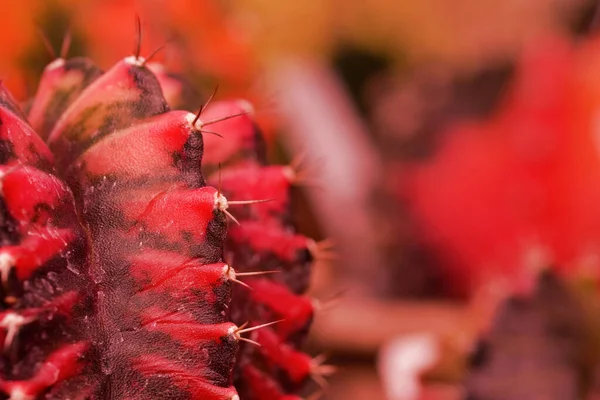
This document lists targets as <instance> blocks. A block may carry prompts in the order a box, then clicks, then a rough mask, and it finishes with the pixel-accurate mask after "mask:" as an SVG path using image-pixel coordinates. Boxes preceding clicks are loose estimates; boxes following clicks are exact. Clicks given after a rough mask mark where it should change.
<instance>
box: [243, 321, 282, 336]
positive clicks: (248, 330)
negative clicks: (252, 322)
mask: <svg viewBox="0 0 600 400" xmlns="http://www.w3.org/2000/svg"><path fill="white" fill-rule="evenodd" d="M283 321H284V320H283V319H280V320H277V321H273V322H267V323H266V324H262V325H256V326H252V327H250V328H245V329H241V328H242V327H241V326H240V327H239V328H238V329H236V331H235V332H236V333H237V334H238V335H241V334H242V333H247V332H252V331H255V330H257V329H261V328H266V327H267V326H271V325H275V324H278V323H280V322H283Z"/></svg>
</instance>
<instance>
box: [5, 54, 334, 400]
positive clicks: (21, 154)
mask: <svg viewBox="0 0 600 400" xmlns="http://www.w3.org/2000/svg"><path fill="white" fill-rule="evenodd" d="M161 81H163V80H162V79H161ZM173 91H174V92H176V91H177V88H176V87H174V89H173ZM174 92H172V93H173V97H171V98H177V96H176V94H177V93H174ZM34 129H35V130H37V131H38V133H39V134H40V136H41V138H40V136H38V135H37V134H36V133H35V132H34ZM209 131H210V132H213V131H214V132H216V133H218V134H219V135H221V136H223V137H225V138H224V139H222V138H219V137H217V136H216V135H212V134H211V133H210V132H209ZM203 133H204V134H203ZM42 138H43V139H45V140H47V143H48V147H47V146H46V144H44V141H43V140H42ZM260 144H261V141H260V139H259V133H258V131H257V127H256V124H255V123H254V121H253V119H252V113H251V109H249V108H248V105H247V104H246V103H245V102H240V101H225V102H213V103H212V104H210V105H209V106H208V107H206V108H205V109H203V110H202V112H201V113H200V114H198V115H194V114H192V113H189V112H186V111H175V110H170V109H169V106H168V105H167V102H166V101H165V99H164V97H163V94H162V89H161V86H160V84H159V80H157V78H156V77H155V75H154V74H153V73H152V72H151V70H150V69H149V68H148V67H147V66H146V65H145V60H144V59H143V58H140V57H138V56H133V57H128V58H126V59H124V60H122V61H120V62H119V63H117V64H116V65H115V66H114V67H113V68H111V69H110V70H108V71H107V72H105V73H103V74H101V73H100V71H99V69H98V68H96V67H95V66H94V65H93V64H92V63H91V62H89V61H88V60H85V59H74V60H68V61H65V60H62V59H58V60H55V61H54V62H52V63H51V64H50V65H48V67H47V68H46V70H45V72H44V75H43V77H42V81H41V83H40V86H39V89H38V93H37V95H36V97H35V99H34V101H33V103H32V106H31V108H30V110H29V116H28V119H26V118H25V115H24V114H23V113H22V112H21V111H20V109H19V107H18V105H17V104H16V102H15V101H14V100H13V99H12V97H11V96H10V94H9V93H8V92H7V91H6V90H5V89H4V88H0V163H1V164H2V166H1V167H0V179H1V188H2V192H1V196H0V206H1V212H2V215H3V219H2V225H1V228H0V240H1V243H0V246H1V247H0V272H1V276H2V288H1V293H2V296H3V297H2V298H3V303H2V311H1V312H0V332H1V333H2V334H3V335H4V340H3V342H2V343H3V345H2V346H1V347H2V349H3V352H4V355H3V357H2V358H1V362H0V391H2V392H4V393H5V394H6V395H7V396H9V397H10V398H12V399H24V398H26V399H37V398H47V399H99V398H115V399H154V398H169V399H192V398H193V399H234V398H238V394H237V393H238V391H239V392H240V393H241V394H243V396H244V398H245V399H278V398H279V399H289V398H293V397H294V396H293V395H292V394H291V393H294V392H295V391H296V390H297V389H298V388H299V387H300V385H301V384H302V383H303V382H304V381H306V379H307V378H308V377H309V376H310V375H311V374H318V373H319V372H324V371H325V370H326V369H324V368H322V366H321V367H319V366H318V363H315V362H313V361H312V360H311V358H310V357H308V356H307V355H304V354H302V353H301V352H299V351H298V350H297V347H298V346H299V345H300V343H301V340H302V337H303V336H304V333H305V332H306V330H307V328H308V326H309V324H310V321H311V318H312V312H313V309H312V302H311V301H310V299H308V298H307V297H305V296H303V295H302V293H303V292H304V291H305V290H306V287H307V284H308V280H307V277H308V272H309V268H310V264H311V260H312V256H311V252H310V249H311V246H312V244H313V243H312V241H311V240H309V239H307V238H305V237H303V236H301V235H298V234H296V233H294V229H293V224H292V222H291V216H290V210H289V191H290V186H291V185H292V184H293V183H294V171H293V169H292V168H290V167H275V166H265V165H264V161H265V160H264V159H263V157H262V156H261V154H262V153H263V151H262V150H261V149H260ZM201 160H203V161H204V168H205V170H204V171H201ZM219 163H223V165H224V167H223V170H222V171H220V169H219V168H218V167H217V166H218V165H219ZM203 172H204V173H208V180H209V181H210V182H211V183H212V184H213V185H214V186H213V187H211V186H206V183H205V180H204V175H203ZM220 176H222V178H219V177H220ZM65 182H66V183H65ZM67 184H68V186H67ZM215 187H216V188H215ZM71 193H72V194H71ZM225 195H227V196H231V197H232V198H235V199H241V200H246V199H252V200H253V199H256V200H261V199H270V198H274V200H273V201H272V202H265V203H255V202H239V203H240V209H239V213H236V215H237V216H238V218H239V219H240V220H241V221H242V224H241V226H236V227H233V228H232V229H231V234H230V235H228V236H227V235H226V233H227V219H226V215H230V216H231V214H229V211H228V207H229V206H233V205H237V204H238V203H236V202H235V201H228V200H227V198H226V197H225ZM234 267H235V270H234ZM272 271H278V272H280V273H278V274H269V275H260V273H261V272H272ZM244 273H246V275H255V276H254V277H253V280H252V281H248V282H247V283H246V284H244V285H236V287H235V289H234V291H233V301H232V302H231V304H230V300H231V298H232V293H231V289H232V283H240V281H239V280H238V278H241V277H242V276H244ZM257 273H258V274H257ZM247 285H249V286H250V287H251V289H253V290H249V289H248V288H247V287H245V286H247ZM279 320H282V321H281V322H280V323H279V324H276V325H273V326H266V325H269V324H270V323H272V322H275V321H279ZM246 323H249V325H246ZM263 325H265V326H263ZM246 326H248V327H247V328H246ZM259 326H262V328H261V329H257V328H258V327H259ZM246 332H250V335H251V337H250V338H244V337H242V334H244V333H246ZM240 340H246V341H249V342H258V343H259V344H261V345H263V346H262V347H253V344H251V343H249V344H248V346H244V347H243V348H242V349H241V352H240V353H239V355H238V357H237V361H236V353H237V351H238V346H239V344H240ZM319 368H320V369H319ZM234 370H235V372H234ZM233 383H235V387H234V385H233ZM236 389H237V390H236Z"/></svg>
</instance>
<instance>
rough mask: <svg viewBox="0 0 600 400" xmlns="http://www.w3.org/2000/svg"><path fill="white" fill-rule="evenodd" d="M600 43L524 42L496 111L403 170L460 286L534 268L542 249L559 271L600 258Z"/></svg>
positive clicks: (450, 133) (465, 288)
mask: <svg viewBox="0 0 600 400" xmlns="http://www.w3.org/2000/svg"><path fill="white" fill-rule="evenodd" d="M599 50H600V41H599V40H593V41H590V42H589V43H585V44H582V45H580V46H578V47H576V48H574V47H573V46H571V45H570V44H569V43H568V42H566V41H565V40H562V39H559V38H550V39H548V40H545V41H540V42H537V43H536V44H535V45H532V46H530V47H528V48H527V49H526V51H525V52H524V54H523V56H522V58H521V61H520V63H519V66H518V70H517V74H516V79H515V81H514V82H513V83H512V86H511V88H510V90H509V91H508V93H507V94H506V96H505V98H504V101H503V104H502V105H501V107H500V108H499V109H498V111H496V112H495V113H494V114H493V115H492V116H491V117H490V118H489V119H487V120H485V121H478V120H470V121H463V122H461V123H457V124H455V125H453V126H451V127H450V128H449V129H447V131H446V132H445V133H444V134H443V137H442V143H441V145H440V149H439V151H438V153H437V155H435V157H434V159H433V160H432V161H430V162H428V163H426V164H425V165H413V166H412V168H411V172H410V173H408V175H409V177H408V182H407V183H406V189H407V196H408V198H409V200H410V203H411V207H412V209H413V210H414V211H415V213H416V216H417V219H418V220H419V222H420V224H421V227H422V228H423V230H424V232H425V233H424V234H425V235H426V237H427V238H428V240H429V241H430V242H431V243H434V244H435V246H437V248H438V249H440V250H441V252H442V254H443V257H444V259H445V264H446V266H447V267H448V268H449V272H450V273H449V276H450V277H451V279H452V283H453V284H454V285H455V287H454V285H453V287H454V288H455V289H456V290H457V291H458V292H460V293H461V294H465V293H468V292H470V291H471V290H472V289H473V288H474V287H476V285H477V284H478V283H481V282H482V281H483V279H486V278H491V277H496V278H499V277H503V278H509V279H515V278H518V277H521V278H523V277H524V275H531V274H528V271H527V268H528V267H530V266H531V265H529V266H528V265H527V264H528V262H527V259H528V257H529V256H530V255H532V254H539V252H542V254H544V261H547V262H550V263H552V264H554V265H557V266H558V267H559V268H560V269H561V270H563V271H572V270H573V269H574V268H577V266H582V263H584V262H585V263H586V266H588V267H589V266H590V262H593V266H594V267H597V266H598V264H597V263H598V260H599V259H598V257H600V208H599V207H598V204H600V152H599V149H600V147H599V144H600V142H599V136H598V129H599V125H598V122H599V121H600V120H599V119H598V117H599V116H600V75H598V73H597V71H598V70H599V67H600V52H599Z"/></svg>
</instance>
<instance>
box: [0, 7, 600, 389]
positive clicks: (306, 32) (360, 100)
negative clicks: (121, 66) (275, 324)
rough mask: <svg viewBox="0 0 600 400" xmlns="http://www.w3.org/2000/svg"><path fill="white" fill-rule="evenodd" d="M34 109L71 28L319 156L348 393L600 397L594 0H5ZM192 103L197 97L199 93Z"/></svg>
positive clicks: (599, 13)
mask: <svg viewBox="0 0 600 400" xmlns="http://www.w3.org/2000/svg"><path fill="white" fill-rule="evenodd" d="M1 3H2V28H1V34H0V78H2V79H3V81H4V82H5V83H6V84H7V85H8V86H9V88H10V89H11V90H12V91H13V93H15V94H16V95H17V96H18V97H19V98H20V99H21V100H23V101H26V100H27V99H28V98H29V97H30V96H31V95H33V93H35V89H36V86H37V82H38V78H37V77H39V75H40V72H41V71H42V69H43V68H44V66H45V65H46V64H47V63H48V62H49V61H50V60H52V58H53V57H52V56H51V55H50V54H49V53H48V51H47V50H46V47H47V46H46V45H45V44H44V40H42V39H41V37H40V34H39V31H42V32H44V34H45V35H46V36H47V41H48V42H49V44H50V47H53V48H55V49H59V48H60V46H61V43H62V41H63V37H64V36H65V32H66V31H67V30H70V32H71V42H72V44H71V48H70V55H71V56H78V55H86V56H90V57H91V58H93V59H95V60H96V61H97V62H98V64H99V65H100V66H101V67H103V68H108V67H109V66H110V65H112V64H113V63H114V62H116V61H117V60H119V59H120V58H123V57H125V56H127V55H130V54H132V52H133V49H134V42H135V22H134V21H135V15H136V14H138V15H139V16H140V17H141V21H142V26H143V39H142V54H143V55H144V54H145V55H148V54H150V53H151V52H152V51H153V50H154V49H156V48H157V47H159V46H161V45H163V44H166V46H165V48H164V49H163V50H162V51H161V52H160V53H157V55H156V56H155V58H154V59H155V60H157V61H160V62H161V63H163V64H164V65H165V67H166V68H167V69H168V70H169V71H170V72H173V73H175V74H177V76H179V77H181V79H184V80H185V81H187V82H189V86H187V91H186V95H185V96H184V97H185V98H182V99H181V103H182V105H184V106H186V107H188V108H189V109H197V108H198V106H199V105H200V104H201V102H202V100H203V99H205V98H206V97H207V95H208V94H210V93H211V92H212V91H213V89H214V87H215V85H217V84H218V85H219V88H220V89H219V93H218V96H219V97H223V98H225V97H231V96H236V97H244V98H247V99H249V100H251V101H252V102H253V103H254V105H255V107H256V111H257V117H258V119H259V123H260V125H261V127H262V128H263V129H264V131H265V135H266V142H267V147H268V153H269V157H270V158H271V160H272V161H274V162H275V161H277V162H290V161H291V160H292V159H294V158H295V157H296V160H298V157H300V158H301V159H302V165H303V166H304V167H303V168H304V169H305V170H304V171H303V173H304V174H305V177H306V179H304V183H305V184H304V185H302V187H299V188H297V190H296V192H297V193H296V194H295V196H296V199H295V200H296V201H295V207H296V209H297V210H296V215H297V220H296V222H297V224H298V226H299V229H300V230H301V231H302V232H303V233H306V234H308V235H310V236H312V237H314V238H317V239H320V240H328V241H327V242H326V243H334V244H335V251H334V252H333V253H332V252H329V251H324V252H322V253H323V254H322V255H321V257H317V261H318V263H317V266H316V267H315V269H314V271H313V278H312V289H311V296H313V297H314V298H315V299H316V301H318V304H319V305H320V306H319V307H318V308H319V311H318V312H317V314H316V316H315V323H314V326H313V329H312V333H311V337H310V338H309V340H308V343H307V345H308V347H309V348H310V349H311V351H312V352H313V353H314V354H321V353H325V354H327V355H328V357H329V363H331V364H334V365H337V366H338V372H337V373H336V374H335V375H333V376H332V377H331V378H330V379H329V383H328V384H327V385H326V386H325V387H323V388H322V396H323V398H327V399H349V400H354V399H357V400H358V399H391V400H413V399H414V400H425V399H428V400H450V399H465V398H469V399H472V400H475V399H512V400H515V399H516V400H519V399H540V400H542V399H544V400H547V399H589V400H591V399H600V367H599V362H598V361H599V359H600V357H599V356H600V350H599V349H600V329H599V328H598V326H600V307H598V304H599V303H600V302H599V301H598V299H597V297H598V296H597V293H598V291H597V284H598V278H600V37H598V36H597V34H596V31H597V29H599V28H600V8H599V7H598V4H597V2H596V1H592V0H505V1H502V2H495V1H482V0H454V1H451V2H450V1H445V0H421V1H418V2H417V1H410V0H371V1H369V2H366V1H365V2H361V1H341V0H307V1H302V2H299V1H297V2H292V1H268V0H145V1H144V0H139V1H134V0H119V1H117V0H102V1H101V0H47V1H41V0H19V1H18V2H16V1H3V2H1ZM188 92H189V93H188Z"/></svg>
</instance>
